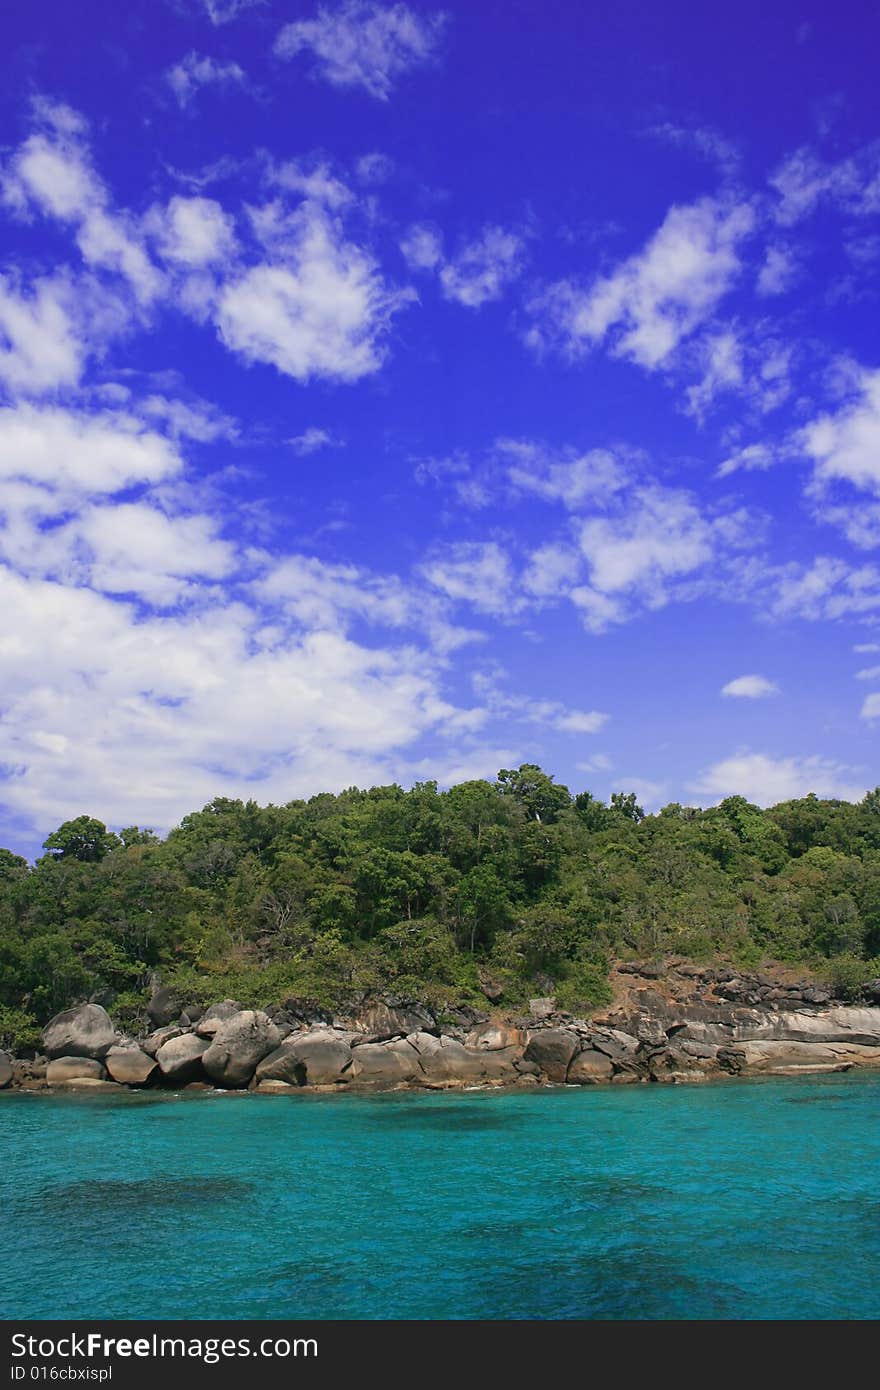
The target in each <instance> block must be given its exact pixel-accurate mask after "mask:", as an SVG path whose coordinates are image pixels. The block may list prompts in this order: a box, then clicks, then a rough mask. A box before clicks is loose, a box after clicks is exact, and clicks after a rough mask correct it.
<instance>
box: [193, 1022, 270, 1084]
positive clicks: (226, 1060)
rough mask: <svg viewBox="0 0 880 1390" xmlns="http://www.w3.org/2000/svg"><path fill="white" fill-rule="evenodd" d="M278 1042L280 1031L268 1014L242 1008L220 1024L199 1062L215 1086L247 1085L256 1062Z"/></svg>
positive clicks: (255, 1067)
mask: <svg viewBox="0 0 880 1390" xmlns="http://www.w3.org/2000/svg"><path fill="white" fill-rule="evenodd" d="M199 1026H200V1028H201V1025H199ZM280 1043H281V1034H280V1033H279V1031H278V1029H277V1028H276V1027H275V1024H274V1023H273V1022H272V1020H271V1019H270V1018H269V1016H268V1014H264V1013H263V1012H262V1010H261V1009H242V1010H241V1012H240V1013H236V1014H233V1016H232V1017H231V1018H228V1019H226V1021H225V1022H223V1023H221V1025H220V1027H219V1028H218V1029H217V1032H216V1033H215V1034H214V1040H213V1042H212V1043H211V1044H210V1046H209V1047H208V1048H207V1050H206V1051H205V1052H204V1053H203V1055H202V1065H203V1067H204V1068H205V1071H206V1072H207V1073H208V1076H209V1077H210V1078H211V1080H212V1081H216V1083H217V1085H218V1086H227V1087H230V1088H233V1089H234V1088H237V1087H239V1086H247V1084H248V1082H249V1081H250V1079H251V1077H252V1076H253V1074H254V1072H255V1071H256V1069H257V1065H258V1064H259V1063H260V1062H262V1060H263V1058H264V1057H266V1056H268V1054H269V1053H270V1052H274V1051H275V1049H276V1048H277V1047H278V1046H279V1045H280Z"/></svg>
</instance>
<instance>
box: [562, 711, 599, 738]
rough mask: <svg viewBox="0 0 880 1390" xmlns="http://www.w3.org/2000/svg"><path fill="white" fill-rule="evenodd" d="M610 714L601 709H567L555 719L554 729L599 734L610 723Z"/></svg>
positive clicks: (567, 732) (563, 731)
mask: <svg viewBox="0 0 880 1390" xmlns="http://www.w3.org/2000/svg"><path fill="white" fill-rule="evenodd" d="M608 717H609V716H608V715H607V714H602V713H600V711H599V710H594V709H593V710H577V709H574V710H567V711H566V712H565V713H564V714H559V715H557V716H556V717H555V718H554V720H553V727H554V729H559V730H560V732H561V733H564V734H597V733H598V732H599V730H600V729H601V728H603V727H604V726H605V724H607V723H608Z"/></svg>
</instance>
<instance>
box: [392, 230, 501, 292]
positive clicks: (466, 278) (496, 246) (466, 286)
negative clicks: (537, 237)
mask: <svg viewBox="0 0 880 1390" xmlns="http://www.w3.org/2000/svg"><path fill="white" fill-rule="evenodd" d="M400 249H401V252H402V253H403V257H404V260H405V261H406V263H407V265H408V266H409V267H410V269H411V270H415V271H422V272H425V271H436V273H437V275H438V277H439V280H440V288H441V291H442V293H443V296H444V298H445V299H450V300H453V301H454V302H455V303H456V304H463V305H464V306H465V308H468V309H479V308H480V307H481V306H482V305H483V304H488V303H489V302H490V301H491V300H493V299H500V298H501V296H502V295H503V293H504V291H505V290H506V289H507V286H508V285H510V284H511V283H512V282H513V281H514V280H515V279H516V278H517V276H518V275H520V273H521V272H522V268H523V264H524V261H525V240H524V238H523V237H522V236H520V235H519V233H517V232H512V231H506V230H505V229H504V228H503V227H498V226H486V227H483V228H482V230H481V231H480V233H479V234H478V235H477V236H476V237H475V238H474V239H473V240H472V241H470V242H467V243H465V244H464V245H463V246H462V247H461V249H460V250H459V251H458V253H457V255H455V256H452V257H447V256H446V255H445V253H444V249H443V237H442V235H441V233H440V232H439V231H438V229H437V228H436V227H435V226H433V225H432V224H431V223H428V222H417V223H414V224H413V226H411V227H409V228H408V229H407V231H406V234H405V235H404V237H403V238H402V240H401V242H400Z"/></svg>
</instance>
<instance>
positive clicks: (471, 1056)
mask: <svg viewBox="0 0 880 1390" xmlns="http://www.w3.org/2000/svg"><path fill="white" fill-rule="evenodd" d="M407 1041H408V1042H409V1043H410V1044H411V1046H412V1047H414V1048H415V1050H416V1051H417V1052H418V1054H419V1065H420V1067H421V1070H422V1073H423V1083H422V1084H424V1085H427V1086H431V1087H432V1088H439V1089H445V1088H447V1087H456V1086H488V1085H496V1086H497V1085H502V1084H504V1083H508V1084H511V1085H512V1084H513V1082H515V1081H516V1080H517V1078H518V1076H519V1072H518V1071H517V1070H516V1067H515V1066H514V1062H515V1061H517V1060H518V1059H519V1056H520V1049H519V1048H518V1047H508V1048H504V1049H494V1050H492V1051H490V1050H488V1049H477V1048H468V1047H465V1046H464V1045H463V1044H462V1043H460V1042H457V1041H456V1039H455V1038H449V1037H440V1038H435V1037H433V1036H432V1035H431V1034H430V1033H413V1034H412V1035H411V1036H410V1037H409V1038H408V1039H407Z"/></svg>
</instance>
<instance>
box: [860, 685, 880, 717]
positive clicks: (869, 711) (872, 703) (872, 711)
mask: <svg viewBox="0 0 880 1390" xmlns="http://www.w3.org/2000/svg"><path fill="white" fill-rule="evenodd" d="M861 716H862V718H863V719H880V691H875V692H874V694H872V695H866V696H865V699H864V703H863V705H862V709H861Z"/></svg>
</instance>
